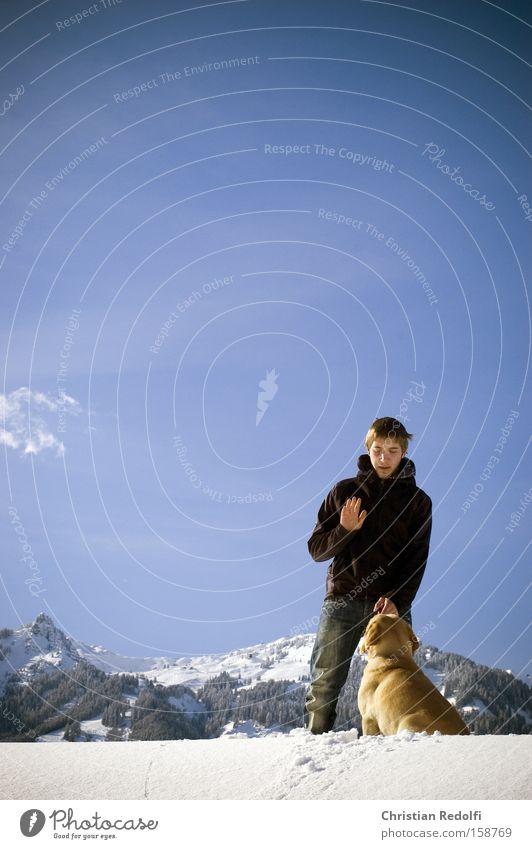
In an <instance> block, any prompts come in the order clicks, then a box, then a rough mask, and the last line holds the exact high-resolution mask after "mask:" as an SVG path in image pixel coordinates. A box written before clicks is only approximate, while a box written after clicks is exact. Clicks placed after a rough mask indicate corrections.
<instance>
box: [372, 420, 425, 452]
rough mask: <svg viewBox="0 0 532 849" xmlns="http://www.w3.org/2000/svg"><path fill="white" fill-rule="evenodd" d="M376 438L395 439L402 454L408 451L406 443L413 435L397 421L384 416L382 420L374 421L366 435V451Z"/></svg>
mask: <svg viewBox="0 0 532 849" xmlns="http://www.w3.org/2000/svg"><path fill="white" fill-rule="evenodd" d="M377 438H380V439H387V438H388V439H396V440H397V442H398V443H399V445H400V446H401V450H402V452H403V454H404V453H406V451H407V450H408V442H409V440H410V439H413V438H414V434H413V433H408V431H407V429H406V428H405V426H404V425H403V424H401V422H399V421H397V419H394V418H392V417H391V416H384V417H383V418H380V419H375V421H374V422H373V424H372V425H371V427H370V429H369V430H368V432H367V434H366V439H365V440H364V442H365V445H366V448H367V449H368V451H369V449H370V448H371V446H372V445H373V443H374V442H375V440H376V439H377Z"/></svg>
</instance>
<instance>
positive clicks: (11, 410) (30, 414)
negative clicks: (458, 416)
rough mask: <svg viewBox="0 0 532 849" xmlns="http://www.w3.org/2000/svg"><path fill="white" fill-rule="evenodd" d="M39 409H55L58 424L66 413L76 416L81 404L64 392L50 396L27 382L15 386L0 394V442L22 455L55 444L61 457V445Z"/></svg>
mask: <svg viewBox="0 0 532 849" xmlns="http://www.w3.org/2000/svg"><path fill="white" fill-rule="evenodd" d="M43 412H44V413H45V414H46V413H57V414H58V421H57V424H59V423H60V420H61V419H62V420H63V421H64V417H65V416H66V415H67V414H68V415H75V416H77V415H78V414H79V413H80V412H81V406H80V404H79V402H78V401H76V399H75V398H71V396H70V395H67V394H66V393H61V395H60V396H58V397H57V398H51V397H50V396H49V395H46V394H45V393H44V392H35V391H33V390H31V389H29V388H28V387H27V386H21V387H20V388H19V389H15V390H14V391H13V392H10V393H9V395H2V394H0V445H7V446H8V447H9V448H14V449H17V448H19V449H20V450H21V452H22V454H23V455H24V454H39V453H40V452H41V451H44V449H45V448H55V453H56V456H57V457H61V456H62V455H63V454H64V453H65V446H64V444H63V443H62V442H61V440H60V439H58V438H57V437H56V436H55V435H54V433H53V432H52V428H51V427H50V426H49V425H48V424H47V422H46V421H45V419H44V418H43V416H42V414H43Z"/></svg>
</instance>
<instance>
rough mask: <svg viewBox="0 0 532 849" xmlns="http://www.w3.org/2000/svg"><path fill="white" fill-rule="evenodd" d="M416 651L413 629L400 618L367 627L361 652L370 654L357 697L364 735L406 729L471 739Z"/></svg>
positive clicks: (382, 619)
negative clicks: (460, 735) (420, 663)
mask: <svg viewBox="0 0 532 849" xmlns="http://www.w3.org/2000/svg"><path fill="white" fill-rule="evenodd" d="M418 648H419V641H418V639H417V637H416V635H415V634H414V632H413V631H412V628H411V627H410V625H409V624H408V622H406V621H405V620H404V619H400V618H399V616H391V615H383V614H378V615H377V616H374V617H373V618H372V619H370V621H369V622H368V625H367V628H366V631H365V633H364V636H363V639H362V643H361V644H360V649H359V651H360V653H361V654H364V653H365V652H367V653H368V663H367V666H366V669H365V670H364V674H363V676H362V682H361V684H360V690H359V692H358V708H359V710H360V715H361V716H362V733H363V734H385V735H388V734H398V733H399V732H400V731H403V730H404V729H407V730H408V731H427V732H428V733H429V734H432V733H433V732H434V731H439V732H440V733H441V734H469V729H468V727H467V725H466V724H465V722H464V721H463V720H462V718H461V716H460V714H459V713H458V711H457V710H456V709H455V708H454V707H453V706H452V705H451V704H450V703H449V702H448V701H447V699H446V698H444V697H443V696H442V694H441V693H439V692H438V690H437V689H436V687H435V686H434V684H433V683H432V682H431V681H429V679H428V678H427V676H426V675H424V674H423V672H422V671H421V669H420V668H419V666H418V665H417V663H416V662H415V661H414V659H413V657H412V655H413V653H414V652H415V651H416V650H417V649H418Z"/></svg>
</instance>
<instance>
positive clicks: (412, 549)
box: [305, 417, 432, 734]
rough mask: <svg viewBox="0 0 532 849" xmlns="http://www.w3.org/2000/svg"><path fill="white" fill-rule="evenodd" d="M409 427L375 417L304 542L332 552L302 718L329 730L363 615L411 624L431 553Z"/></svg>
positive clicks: (321, 557)
mask: <svg viewBox="0 0 532 849" xmlns="http://www.w3.org/2000/svg"><path fill="white" fill-rule="evenodd" d="M412 437H413V434H411V433H408V431H407V430H406V428H405V427H404V425H402V424H401V423H400V422H398V421H396V420H395V419H393V418H390V417H385V418H380V419H376V420H375V421H374V422H373V424H372V425H371V427H370V429H369V431H368V433H367V435H366V440H365V444H366V448H367V449H368V452H369V456H368V454H362V455H361V456H360V457H359V458H358V470H359V471H358V474H357V476H356V477H354V478H347V479H345V480H342V481H340V482H339V483H337V484H336V485H335V486H334V487H333V488H332V490H331V491H330V492H329V494H328V495H327V497H326V499H325V501H324V502H323V504H322V505H321V507H320V509H319V512H318V521H317V522H316V526H315V528H314V531H313V532H312V536H311V537H310V539H309V541H308V548H309V552H310V555H311V557H312V558H313V560H316V561H317V562H318V563H321V562H323V561H325V560H330V559H331V558H333V561H332V563H331V564H330V566H329V568H328V570H327V581H326V595H325V600H324V602H323V607H322V611H321V617H320V622H319V626H318V633H317V634H316V641H315V643H314V648H313V650H312V657H311V661H310V678H311V683H310V686H309V689H308V692H307V696H306V700H305V726H306V727H307V728H308V730H309V731H311V732H312V733H313V734H323V733H324V732H327V731H330V730H331V729H332V727H333V725H334V721H335V719H336V703H337V701H338V696H339V695H340V690H341V689H342V687H343V685H344V684H345V681H346V678H347V673H348V672H349V666H350V664H351V658H352V656H353V653H354V651H355V649H356V647H357V645H358V642H359V640H360V638H361V636H362V634H363V632H364V630H365V627H366V625H367V623H368V621H369V619H370V618H371V617H372V616H374V615H375V613H392V614H398V615H399V616H402V617H404V618H405V619H406V620H407V621H408V622H409V623H410V624H412V616H411V612H410V607H411V605H412V602H413V600H414V597H415V595H416V593H417V591H418V589H419V585H420V583H421V578H422V577H423V572H424V571H425V566H426V563H427V557H428V553H429V542H430V533H431V528H432V502H431V500H430V498H429V496H428V495H427V494H426V493H425V492H423V490H422V489H419V487H418V486H416V480H415V473H416V469H415V466H414V463H413V462H412V460H409V459H408V458H405V454H406V452H407V449H408V442H409V440H410V439H412Z"/></svg>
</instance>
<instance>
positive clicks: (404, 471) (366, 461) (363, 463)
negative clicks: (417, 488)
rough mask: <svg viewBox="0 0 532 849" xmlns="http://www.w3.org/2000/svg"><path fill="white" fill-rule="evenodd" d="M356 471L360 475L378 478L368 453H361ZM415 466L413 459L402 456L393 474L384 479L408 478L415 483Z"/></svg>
mask: <svg viewBox="0 0 532 849" xmlns="http://www.w3.org/2000/svg"><path fill="white" fill-rule="evenodd" d="M358 472H359V475H360V476H361V477H364V478H368V477H372V478H377V479H379V480H380V478H379V476H378V474H377V472H376V471H375V469H374V468H373V466H372V465H371V460H370V457H369V454H361V455H360V457H359V458H358ZM415 477H416V467H415V464H414V461H413V460H411V459H410V458H409V457H403V458H402V459H401V462H400V463H399V466H398V467H397V470H396V472H395V474H393V475H390V477H389V478H386V480H409V481H412V482H413V483H415Z"/></svg>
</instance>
